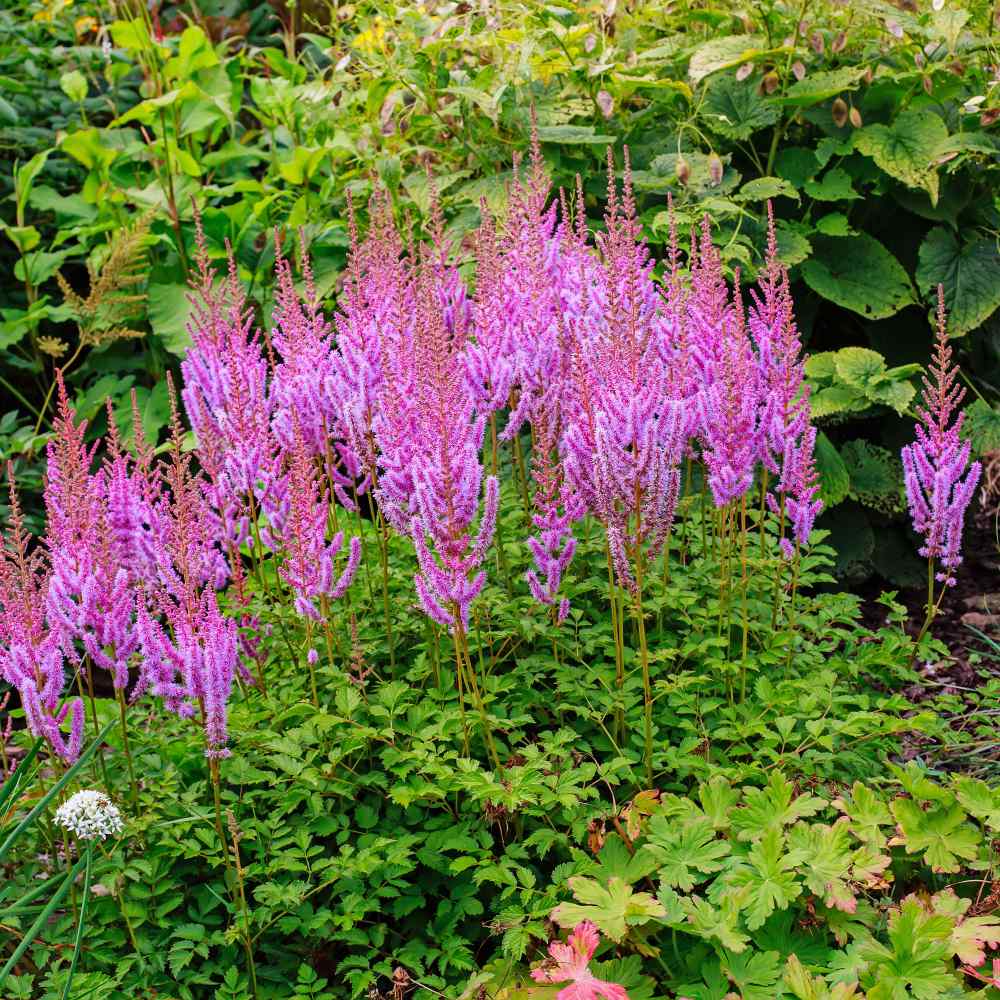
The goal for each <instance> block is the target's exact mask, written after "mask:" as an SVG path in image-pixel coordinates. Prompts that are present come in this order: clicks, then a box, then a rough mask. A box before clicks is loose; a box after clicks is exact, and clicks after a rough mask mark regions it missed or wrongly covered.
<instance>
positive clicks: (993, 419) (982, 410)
mask: <svg viewBox="0 0 1000 1000" xmlns="http://www.w3.org/2000/svg"><path fill="white" fill-rule="evenodd" d="M962 437H963V438H967V439H968V440H969V441H971V442H972V450H973V451H974V452H975V453H976V454H977V455H983V454H985V453H986V452H988V451H1000V409H997V408H996V407H994V406H990V404H989V403H987V402H986V400H985V399H977V400H974V401H973V402H972V404H971V405H969V406H967V407H966V408H965V420H964V422H963V424H962ZM998 829H1000V827H998Z"/></svg>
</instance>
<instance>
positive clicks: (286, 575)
mask: <svg viewBox="0 0 1000 1000" xmlns="http://www.w3.org/2000/svg"><path fill="white" fill-rule="evenodd" d="M288 495H289V511H288V518H287V520H286V522H285V537H284V539H283V549H284V559H283V562H282V566H281V570H280V574H281V577H282V579H283V580H284V581H285V582H286V583H287V584H288V585H289V587H291V589H292V591H293V593H294V595H295V598H294V604H295V610H296V611H297V612H298V613H299V614H300V615H302V616H303V617H305V618H312V619H314V620H317V621H318V620H319V619H320V611H319V609H318V608H317V607H316V601H317V600H318V599H319V600H321V601H324V602H325V601H327V600H330V601H336V600H338V599H339V598H341V597H342V596H343V595H344V593H345V591H346V590H347V588H348V587H349V586H350V585H351V581H352V580H353V579H354V574H355V572H356V571H357V568H358V563H359V561H360V559H361V541H360V539H359V538H358V537H357V536H355V537H353V538H351V541H350V546H349V552H348V557H347V563H346V565H345V566H344V569H343V571H342V572H341V573H340V574H339V575H338V574H337V567H336V562H337V556H338V555H339V553H340V551H341V549H342V548H343V546H344V533H343V532H342V531H338V532H337V533H336V534H335V535H334V536H333V539H332V540H331V541H330V542H327V540H326V531H327V522H328V520H329V518H330V497H329V493H327V492H324V491H321V490H320V489H319V487H318V484H317V474H316V462H315V460H314V459H313V457H312V455H311V454H310V452H309V450H308V449H307V446H306V444H305V441H304V440H303V438H302V435H301V433H300V432H299V429H298V426H297V425H296V426H295V428H294V435H293V445H292V452H291V456H290V460H289V472H288Z"/></svg>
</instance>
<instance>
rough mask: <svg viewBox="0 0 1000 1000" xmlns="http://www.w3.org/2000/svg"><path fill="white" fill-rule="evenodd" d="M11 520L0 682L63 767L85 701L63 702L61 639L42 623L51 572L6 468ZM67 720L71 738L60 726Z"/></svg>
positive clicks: (1, 568) (3, 577) (4, 568)
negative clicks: (0, 680)
mask: <svg viewBox="0 0 1000 1000" xmlns="http://www.w3.org/2000/svg"><path fill="white" fill-rule="evenodd" d="M7 477H8V481H9V488H10V517H9V523H8V529H7V531H6V532H5V534H4V540H3V552H2V558H0V610H2V613H0V677H2V678H3V680H4V681H5V682H6V683H8V684H10V685H11V686H12V687H13V688H14V689H15V690H16V691H17V694H18V697H19V699H20V701H21V706H22V708H23V709H24V715H25V720H26V722H27V725H28V729H29V731H30V732H31V733H32V735H34V736H36V737H43V738H44V739H45V740H46V741H47V742H48V744H49V745H50V746H51V747H52V749H53V751H54V752H55V753H56V754H57V755H58V756H59V757H61V758H62V759H63V760H64V761H66V762H71V761H74V760H76V758H77V757H78V756H79V755H80V748H81V746H82V745H83V729H84V718H83V717H84V710H83V699H82V698H72V699H64V695H63V687H64V685H65V683H66V670H65V657H64V653H63V646H64V643H63V639H62V636H61V634H60V632H59V631H58V630H56V629H52V628H50V627H49V625H48V623H47V621H46V598H47V595H48V588H49V580H50V576H51V569H50V566H49V563H48V559H47V557H46V552H45V550H44V549H43V548H42V547H41V546H38V545H33V544H32V540H31V537H30V535H29V534H28V532H27V530H26V529H25V526H24V518H23V515H22V513H21V505H20V502H19V500H18V495H17V486H16V484H15V481H14V469H13V466H12V465H11V464H10V463H8V465H7ZM67 717H68V719H69V724H70V731H69V734H68V735H66V734H64V732H63V730H62V726H63V723H64V722H65V721H66V719H67Z"/></svg>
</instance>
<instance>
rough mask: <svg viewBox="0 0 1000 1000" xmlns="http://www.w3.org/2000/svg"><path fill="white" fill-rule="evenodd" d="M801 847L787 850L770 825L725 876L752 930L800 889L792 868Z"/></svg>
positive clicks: (798, 858) (779, 836)
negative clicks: (737, 865) (738, 864)
mask: <svg viewBox="0 0 1000 1000" xmlns="http://www.w3.org/2000/svg"><path fill="white" fill-rule="evenodd" d="M803 858H804V853H803V852H802V851H801V850H789V849H788V848H787V846H786V844H785V838H784V836H783V835H782V833H781V831H780V829H778V828H771V829H769V830H768V831H767V832H766V833H765V834H764V836H763V837H761V839H760V840H759V841H757V843H755V844H754V845H753V847H752V848H751V849H750V853H749V854H748V855H747V859H746V861H745V862H744V863H742V864H741V865H740V866H739V867H738V868H736V869H735V870H734V871H733V872H732V873H730V874H729V875H728V876H727V877H726V879H725V882H726V886H727V888H728V890H730V892H731V893H732V898H734V899H736V900H737V902H738V903H739V905H740V909H741V910H742V911H743V913H744V915H745V917H746V922H747V927H748V928H749V929H750V930H752V931H754V930H757V928H758V927H760V926H762V925H763V923H764V921H765V920H767V918H768V917H769V916H770V915H771V914H772V913H774V911H775V910H776V909H781V910H783V909H786V908H787V907H788V906H790V905H791V903H792V901H793V900H795V899H797V898H798V897H799V895H800V894H801V893H802V885H801V884H800V883H799V881H798V878H797V875H796V873H795V868H796V867H797V866H798V865H799V864H800V863H801V862H802V860H803Z"/></svg>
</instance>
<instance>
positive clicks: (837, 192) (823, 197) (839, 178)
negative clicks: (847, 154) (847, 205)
mask: <svg viewBox="0 0 1000 1000" xmlns="http://www.w3.org/2000/svg"><path fill="white" fill-rule="evenodd" d="M805 189H806V194H807V195H809V197H810V198H815V199H816V201H853V200H854V199H855V198H860V197H861V195H859V194H858V192H857V191H855V190H854V185H853V184H852V183H851V175H850V174H849V173H848V172H847V171H846V170H844V168H843V167H831V168H830V169H829V170H828V171H827V172H826V173H825V174H823V176H822V177H821V178H820V179H819V180H818V181H815V180H813V181H807V182H806V185H805Z"/></svg>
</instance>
